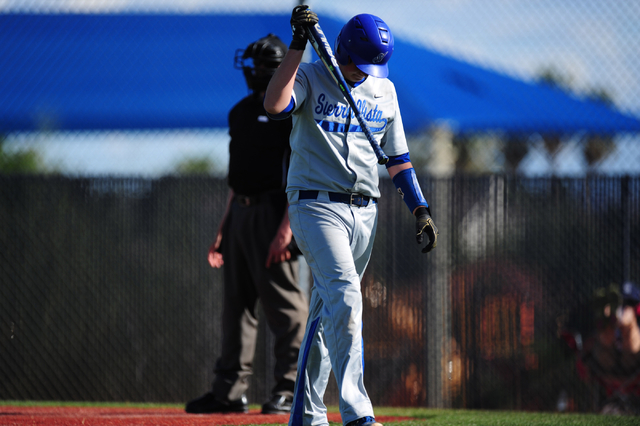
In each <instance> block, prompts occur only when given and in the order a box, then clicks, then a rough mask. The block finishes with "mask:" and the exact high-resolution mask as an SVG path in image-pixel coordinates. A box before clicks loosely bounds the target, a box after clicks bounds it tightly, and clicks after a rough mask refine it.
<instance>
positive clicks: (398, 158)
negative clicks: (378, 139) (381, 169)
mask: <svg viewBox="0 0 640 426" xmlns="http://www.w3.org/2000/svg"><path fill="white" fill-rule="evenodd" d="M410 161H411V159H410V158H409V153H408V152H406V153H404V154H401V155H392V156H390V157H389V161H387V164H385V167H386V168H387V169H388V168H389V167H391V166H396V165H398V164H404V163H408V162H410Z"/></svg>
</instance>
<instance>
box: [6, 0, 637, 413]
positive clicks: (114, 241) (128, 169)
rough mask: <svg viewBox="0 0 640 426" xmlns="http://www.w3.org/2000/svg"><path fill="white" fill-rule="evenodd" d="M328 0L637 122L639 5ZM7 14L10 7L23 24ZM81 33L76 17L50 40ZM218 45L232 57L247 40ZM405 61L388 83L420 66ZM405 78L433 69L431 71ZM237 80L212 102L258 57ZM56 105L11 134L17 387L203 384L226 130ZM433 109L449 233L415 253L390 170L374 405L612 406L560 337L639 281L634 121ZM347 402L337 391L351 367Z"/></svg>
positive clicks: (146, 8)
mask: <svg viewBox="0 0 640 426" xmlns="http://www.w3.org/2000/svg"><path fill="white" fill-rule="evenodd" d="M295 4H297V2H295V1H291V2H275V1H272V2H270V1H251V0H246V1H241V2H238V1H235V2H205V1H191V2H188V6H184V5H178V4H177V3H175V2H164V1H160V2H158V1H155V2H150V1H144V0H138V1H135V0H131V1H128V2H121V1H118V2H115V1H94V2H86V3H83V2H71V1H70V2H65V1H55V2H54V1H45V0H41V1H37V0H32V1H20V2H11V1H8V2H4V3H2V5H0V19H2V22H4V23H11V22H13V21H12V20H13V19H14V18H15V17H20V18H24V17H27V18H29V17H31V16H34V15H43V16H44V15H61V16H63V17H64V16H67V15H73V16H74V17H75V18H74V19H80V21H74V22H82V17H83V16H85V15H86V16H91V15H92V14H113V15H117V16H119V15H125V16H129V15H136V16H140V15H142V16H146V15H162V16H167V17H169V18H170V17H172V16H185V15H195V16H200V15H203V16H206V15H215V14H220V13H222V14H232V15H237V14H245V13H247V14H249V13H250V14H264V16H265V19H267V17H273V16H274V14H275V15H278V16H279V18H278V19H279V20H282V21H283V22H282V26H283V27H284V28H285V30H287V25H288V22H287V18H288V15H289V13H290V10H291V8H292V7H293V6H294V5H295ZM310 4H311V6H312V7H314V9H315V10H316V11H317V12H318V14H319V15H320V17H321V19H322V18H323V17H327V18H331V19H335V20H337V21H339V22H343V21H346V20H347V19H348V18H350V17H351V16H353V15H355V14H357V13H361V12H368V13H373V14H376V15H378V16H381V17H383V19H385V21H387V23H388V24H389V25H390V27H391V28H392V29H393V30H394V34H395V35H396V37H397V38H398V39H403V40H406V41H408V42H410V43H411V44H412V45H416V46H422V47H424V48H426V49H429V50H432V51H435V52H437V53H438V54H442V55H445V56H447V57H453V58H456V60H460V61H464V62H466V63H469V64H473V65H474V66H479V67H482V68H483V69H490V70H492V71H494V72H496V73H497V74H499V75H506V76H508V77H509V78H513V79H518V80H522V81H524V82H535V81H546V82H547V83H548V84H551V85H553V86H555V87H558V88H559V90H562V91H564V92H566V93H569V94H570V95H571V96H573V97H576V98H578V99H586V98H590V97H597V98H599V99H601V100H606V102H608V103H609V105H610V106H611V107H612V108H613V109H615V110H616V111H617V112H619V113H621V114H625V115H627V116H630V117H636V118H637V117H639V116H640V72H639V71H640V56H638V55H637V51H638V47H639V46H638V41H639V39H638V36H637V28H638V25H639V24H640V4H638V3H637V2H628V1H624V0H614V1H609V2H606V3H603V2H597V1H567V2H557V1H551V0H544V1H539V2H535V3H531V2H527V1H524V0H523V1H514V2H504V1H497V0H496V1H494V0H491V1H483V2H473V1H459V2H449V1H444V0H442V1H430V2H421V1H416V2H403V3H402V4H401V5H396V4H393V5H392V4H390V3H388V2H377V1H368V2H364V1H353V2H349V3H348V4H345V3H344V2H341V3H340V4H338V2H334V1H325V2H319V3H318V4H317V5H314V4H313V2H312V3H310ZM268 19H271V18H268ZM8 28H9V27H8V26H4V27H3V26H2V25H0V36H3V37H5V38H4V39H5V40H7V39H10V37H9V35H10V33H9V32H8V31H9V30H8ZM72 30H73V28H55V32H53V33H51V34H47V35H45V37H44V39H47V38H48V37H55V36H56V35H59V33H64V32H65V31H68V32H70V33H71V32H73V31H72ZM193 30H194V31H195V29H193ZM203 31H204V30H203ZM246 32H247V36H246V38H238V37H229V38H224V39H216V40H208V39H207V38H206V37H201V38H202V43H203V45H202V46H194V49H195V50H197V49H203V51H205V52H209V51H210V49H217V48H220V49H226V50H230V51H234V50H235V49H237V48H243V47H244V46H246V45H247V44H248V43H249V42H251V41H253V40H254V39H255V38H257V37H260V36H263V35H264V34H252V33H251V30H250V29H246ZM160 34H161V32H160ZM285 36H286V34H285ZM196 38H198V37H196ZM284 38H285V37H283V39H284ZM124 39H125V40H127V42H130V43H138V42H142V41H143V40H144V35H143V34H139V33H132V34H125V35H124ZM40 40H42V38H41V39H40ZM78 42H79V41H78ZM165 44H166V49H167V50H170V49H171V48H172V46H174V45H173V44H172V40H171V39H166V43H165ZM85 48H87V47H86V46H85ZM90 48H91V44H90V43H89V45H88V49H89V50H88V51H87V52H89V51H91V49H90ZM49 49H53V47H49ZM54 50H55V49H54ZM43 52H47V49H46V48H45V49H43ZM49 53H51V52H49ZM54 53H55V52H54ZM52 58H55V55H53V56H52ZM71 58H73V52H72V55H71ZM133 59H135V58H132V60H133ZM20 60H21V57H20V52H19V51H12V52H9V54H8V55H5V56H4V57H2V58H0V75H3V74H2V73H3V72H4V71H6V70H7V69H10V68H11V66H12V64H15V63H17V62H20ZM52 60H53V59H52ZM207 61H208V62H211V61H213V62H215V67H218V68H225V69H229V70H232V68H233V63H232V61H233V57H232V56H230V57H219V56H215V57H213V58H211V59H207ZM73 64H74V62H73V61H71V62H69V64H67V66H68V67H69V69H70V72H72V71H73ZM43 66H44V64H43ZM127 66H128V63H123V64H122V65H121V70H122V72H123V73H126V72H127ZM390 66H391V78H392V79H394V76H398V77H400V75H401V74H400V70H398V69H394V68H393V61H392V62H391V65H390ZM3 70H4V71H3ZM234 72H235V74H233V73H234ZM405 72H409V73H410V74H408V75H406V76H405V75H402V77H403V78H410V79H411V81H412V82H414V84H415V86H416V87H417V88H418V87H420V84H421V81H420V75H421V70H419V69H410V70H405ZM225 76H226V77H228V78H229V80H224V81H216V82H215V84H217V85H219V86H220V89H219V91H217V92H216V93H218V97H217V98H215V99H212V100H211V102H212V103H218V104H221V105H223V106H225V108H226V109H229V108H231V106H232V105H233V104H234V103H235V102H237V101H238V100H239V98H240V97H241V96H243V95H244V94H246V88H245V85H244V81H243V80H242V75H241V72H240V71H233V70H232V71H229V73H228V74H225ZM177 78H180V76H177ZM189 78H190V77H185V81H186V80H188V79H189ZM185 84H187V83H185ZM211 84H214V83H211ZM226 86H229V87H235V88H236V89H237V92H232V93H231V95H229V94H228V93H227V92H225V91H224V90H223V89H224V87H226ZM88 90H90V88H89V89H88ZM95 90H96V91H99V88H97V87H96V88H95ZM225 93H227V95H224V94H225ZM24 96H25V98H28V96H29V94H28V93H25V94H24ZM225 96H227V97H225ZM399 101H400V105H401V108H403V114H405V108H404V107H403V103H402V102H403V100H402V99H400V100H399ZM423 102H425V103H428V102H429V99H423ZM412 106H413V104H410V105H407V108H406V114H407V115H408V114H409V113H410V110H411V107H412ZM223 121H224V120H223ZM425 122H429V119H428V117H425ZM40 123H44V124H42V127H41V128H39V129H36V130H34V129H30V130H15V129H14V130H4V129H5V127H6V128H9V127H11V126H10V125H8V124H7V123H6V122H2V126H3V127H2V128H0V133H1V134H0V169H1V172H2V174H1V175H0V223H2V226H1V227H0V280H1V285H0V324H2V334H1V335H0V374H1V377H2V380H0V399H36V400H86V401H150V402H184V401H187V400H188V399H191V398H193V397H195V396H198V395H200V394H201V393H202V392H204V391H205V390H206V389H207V388H208V387H209V385H210V382H211V380H212V378H213V377H212V374H213V372H212V369H213V365H214V362H215V359H216V357H217V354H218V353H219V352H220V350H219V349H220V348H219V344H220V343H219V342H220V329H221V325H220V312H221V308H222V307H221V300H222V297H221V294H220V291H221V289H222V285H221V279H222V274H221V273H219V271H214V270H212V269H211V268H210V267H209V266H208V264H207V263H206V252H207V249H208V247H209V245H210V243H211V238H212V237H213V235H215V232H216V229H217V225H218V221H219V219H220V218H221V217H222V213H223V209H224V206H225V200H226V194H227V187H226V182H225V180H224V176H225V175H226V170H227V169H226V167H227V160H228V154H227V143H228V136H227V131H226V129H225V128H224V127H193V128H135V129H126V128H113V129H102V130H95V129H75V130H74V129H67V130H64V129H63V130H61V129H56V128H54V127H50V126H48V125H47V123H48V122H47V120H44V121H40ZM429 123H430V124H429V125H428V126H425V128H424V129H422V130H421V131H416V132H409V134H408V137H409V144H410V148H411V153H412V154H411V155H412V160H413V162H414V164H415V166H416V169H417V171H418V174H419V176H420V180H421V184H422V187H423V190H424V192H425V195H426V197H427V199H428V200H429V202H430V204H431V205H432V209H433V215H434V218H435V221H436V224H437V225H438V228H439V230H440V240H439V244H438V248H437V249H436V250H435V251H434V252H433V253H432V254H429V255H428V256H424V255H422V254H420V253H419V251H418V250H417V249H416V247H415V242H414V239H413V236H412V235H411V232H410V231H411V230H412V229H413V226H414V225H413V222H412V218H411V216H410V215H409V214H408V213H407V212H406V207H405V206H404V204H403V203H402V202H401V201H400V200H398V199H397V198H396V196H395V190H394V188H393V185H392V183H391V182H389V181H388V180H386V179H383V180H382V183H381V189H382V192H383V200H382V202H381V203H380V220H379V230H378V237H377V241H376V245H375V248H374V252H373V257H372V261H371V263H370V266H369V268H368V270H367V273H366V275H365V278H364V280H363V294H364V297H365V320H364V324H365V329H364V336H365V357H366V366H367V367H366V369H365V376H366V377H365V383H366V384H367V387H368V391H369V393H370V396H371V398H372V400H373V401H374V404H376V405H397V406H408V405H410V406H430V407H462V408H500V409H520V410H556V409H558V403H559V401H564V402H563V403H565V402H566V405H567V407H568V408H567V409H570V410H576V411H598V410H599V409H600V408H601V405H602V401H603V400H604V399H605V397H606V395H604V394H603V393H602V392H603V390H602V389H600V388H598V387H597V386H595V385H594V384H593V383H588V382H585V381H584V380H582V378H581V377H579V375H578V373H577V368H576V360H577V357H578V356H579V355H580V354H579V353H576V352H575V351H570V350H568V348H567V345H566V343H565V342H564V341H563V340H562V339H560V338H559V335H560V334H561V333H562V331H563V330H566V329H569V328H571V329H572V330H577V331H579V332H580V333H581V335H582V336H583V337H584V338H585V340H586V339H587V338H588V337H589V336H591V335H592V334H593V332H594V324H593V322H592V317H593V311H592V310H591V308H590V302H591V298H592V296H593V293H594V291H595V290H596V289H598V288H602V287H605V286H607V285H609V283H612V282H613V283H618V284H619V283H622V282H623V281H625V280H628V279H632V280H635V281H636V282H638V281H640V270H639V268H640V267H639V266H638V265H639V264H638V262H637V259H638V258H640V201H639V200H638V198H639V197H638V194H640V187H639V185H640V181H639V180H638V176H640V169H639V167H640V166H638V165H639V164H640V145H638V143H639V142H640V140H639V137H638V135H637V133H634V132H619V133H615V134H593V133H589V132H586V131H582V132H572V133H566V134H557V135H550V134H546V133H544V132H530V133H526V134H519V133H518V134H514V133H510V132H507V131H503V130H501V129H495V128H491V129H487V130H486V131H478V132H474V133H458V132H456V131H455V129H452V128H449V127H447V126H442V125H439V124H438V123H435V122H434V123H431V122H429ZM194 174H198V176H194ZM261 327H262V328H261V333H260V337H259V339H260V341H259V344H258V353H257V354H256V360H255V363H254V367H255V374H254V376H253V378H252V382H251V383H252V386H251V389H250V394H249V395H248V396H249V399H250V401H251V402H252V403H262V402H263V401H264V400H265V399H266V398H267V397H268V393H269V389H271V387H272V386H273V378H272V377H271V371H272V368H273V364H274V359H273V354H272V353H271V349H270V348H272V346H273V338H272V336H271V335H270V333H269V332H268V330H267V329H266V327H265V325H264V322H261ZM326 400H327V402H328V403H330V404H336V403H337V397H336V393H335V386H334V384H333V383H332V384H331V386H330V388H329V391H328V392H327V398H326ZM567 401H568V402H567Z"/></svg>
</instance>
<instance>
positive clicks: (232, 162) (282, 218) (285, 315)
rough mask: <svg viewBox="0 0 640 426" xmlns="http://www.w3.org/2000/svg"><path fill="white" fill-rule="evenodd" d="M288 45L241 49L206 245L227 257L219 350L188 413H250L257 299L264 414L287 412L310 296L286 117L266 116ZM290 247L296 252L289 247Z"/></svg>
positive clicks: (264, 41)
mask: <svg viewBox="0 0 640 426" xmlns="http://www.w3.org/2000/svg"><path fill="white" fill-rule="evenodd" d="M286 50H287V46H286V45H285V44H284V43H283V42H282V41H281V40H280V39H279V38H278V37H276V36H275V35H273V34H269V35H267V36H266V37H263V38H261V39H259V40H257V41H255V42H253V43H251V44H250V45H249V46H248V47H247V48H246V49H244V52H243V51H242V49H240V50H238V52H237V54H236V58H235V65H236V68H241V69H242V71H243V73H244V76H245V79H246V82H247V85H248V87H249V89H250V90H251V92H252V93H251V94H250V95H249V96H247V97H245V98H244V99H242V100H241V101H240V102H238V103H237V104H236V105H235V106H234V107H233V108H232V110H231V112H230V113H229V135H230V136H231V141H230V143H229V176H228V182H229V186H230V191H229V197H228V203H227V209H226V212H225V215H224V217H223V219H222V222H221V224H220V227H219V230H218V234H217V235H216V238H215V240H214V242H213V244H212V245H211V248H210V249H209V263H210V264H211V266H212V267H214V268H220V267H222V265H223V264H224V305H223V306H224V311H223V313H222V326H223V330H222V345H221V346H222V353H221V354H220V357H219V358H218V360H217V362H216V370H215V372H216V377H215V380H214V382H213V385H212V389H211V391H210V392H208V393H206V394H205V395H203V396H201V397H200V398H197V399H194V400H192V401H190V402H188V403H187V405H186V407H185V410H186V411H187V412H188V413H220V412H247V411H248V410H249V408H248V401H247V398H246V396H245V391H246V390H247V389H248V387H249V383H248V378H249V376H250V375H251V373H252V362H253V357H254V352H255V347H256V337H257V331H258V330H257V325H258V320H257V318H256V308H257V302H258V300H260V301H261V303H262V307H263V310H264V313H265V316H266V320H267V323H268V324H269V328H270V329H271V330H272V331H273V334H274V335H275V340H276V341H275V358H276V365H275V371H274V376H275V379H276V385H275V387H274V388H273V389H272V395H271V399H269V400H268V401H267V402H265V403H264V404H263V406H262V413H264V414H288V413H289V411H290V410H291V402H292V398H293V390H294V386H295V380H296V368H297V360H298V351H299V350H300V344H301V342H302V338H303V337H304V331H305V324H306V319H307V315H308V302H307V299H306V297H305V295H304V293H303V291H302V290H301V289H300V287H299V286H298V261H297V260H296V259H295V256H292V251H294V250H293V249H292V247H293V246H292V245H291V242H292V234H291V229H290V227H289V217H288V216H287V197H286V194H285V192H284V187H285V182H286V174H287V168H288V162H289V156H290V148H289V134H290V132H291V122H290V121H288V120H285V121H274V120H269V119H268V117H267V115H266V112H265V110H264V107H263V105H262V100H263V97H264V91H265V89H266V87H267V84H268V83H269V79H270V78H271V76H272V75H273V73H274V71H275V69H276V68H277V67H278V65H279V64H280V62H281V61H282V59H283V58H284V55H285V52H286ZM294 253H295V251H294Z"/></svg>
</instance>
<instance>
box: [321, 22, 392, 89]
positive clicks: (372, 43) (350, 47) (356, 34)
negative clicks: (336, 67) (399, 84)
mask: <svg viewBox="0 0 640 426" xmlns="http://www.w3.org/2000/svg"><path fill="white" fill-rule="evenodd" d="M333 50H334V51H335V55H336V60H337V61H338V62H339V63H340V64H342V65H348V64H349V58H351V60H352V61H353V63H354V64H356V66H357V67H358V69H359V70H360V71H362V72H364V73H366V74H369V75H372V76H374V77H379V78H386V77H387V76H388V75H389V67H388V66H387V63H388V62H389V58H391V54H392V53H393V35H392V34H391V30H390V29H389V26H388V25H387V24H386V23H385V22H384V21H383V20H382V19H380V18H378V17H377V16H374V15H370V14H368V13H363V14H361V15H356V16H354V17H353V18H351V19H350V20H349V22H347V23H346V24H345V25H344V27H342V30H341V31H340V34H338V37H336V42H335V46H334V49H333Z"/></svg>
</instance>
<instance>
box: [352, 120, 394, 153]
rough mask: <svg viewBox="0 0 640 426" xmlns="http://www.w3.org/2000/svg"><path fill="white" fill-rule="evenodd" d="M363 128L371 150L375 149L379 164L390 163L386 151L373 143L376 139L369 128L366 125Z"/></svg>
mask: <svg viewBox="0 0 640 426" xmlns="http://www.w3.org/2000/svg"><path fill="white" fill-rule="evenodd" d="M358 118H359V117H358ZM361 124H364V123H361ZM361 127H362V130H363V131H364V133H365V135H366V136H367V139H368V140H369V142H370V143H371V148H373V152H374V153H375V154H376V157H377V158H378V164H387V163H388V162H389V157H387V154H385V153H384V151H383V150H382V148H381V147H380V145H378V144H377V143H375V142H373V141H375V139H374V138H373V135H372V134H371V130H369V128H368V127H367V125H366V124H365V125H361Z"/></svg>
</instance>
